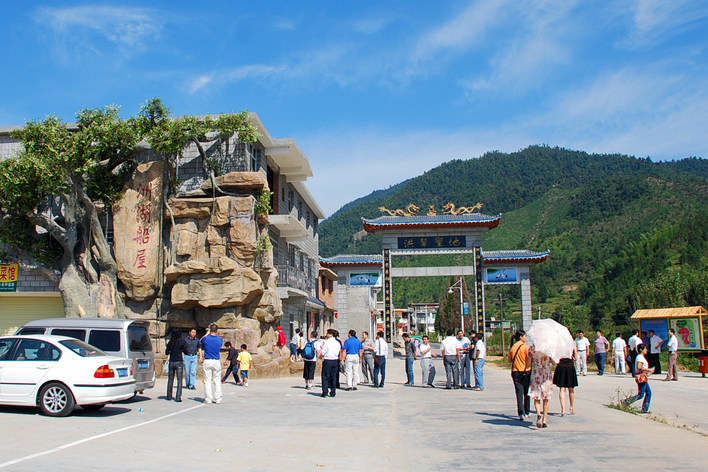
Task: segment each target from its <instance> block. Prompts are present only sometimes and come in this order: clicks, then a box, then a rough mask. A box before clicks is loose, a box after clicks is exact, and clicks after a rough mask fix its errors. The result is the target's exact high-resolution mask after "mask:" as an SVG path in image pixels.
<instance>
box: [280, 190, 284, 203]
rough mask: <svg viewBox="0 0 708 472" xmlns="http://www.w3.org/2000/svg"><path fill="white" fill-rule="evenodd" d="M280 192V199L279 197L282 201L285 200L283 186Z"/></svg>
mask: <svg viewBox="0 0 708 472" xmlns="http://www.w3.org/2000/svg"><path fill="white" fill-rule="evenodd" d="M280 193H281V194H282V195H281V197H280V199H281V200H282V201H285V187H283V189H282V191H281V192H280Z"/></svg>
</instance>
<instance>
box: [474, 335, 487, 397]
mask: <svg viewBox="0 0 708 472" xmlns="http://www.w3.org/2000/svg"><path fill="white" fill-rule="evenodd" d="M485 357H487V346H485V344H484V333H483V332H481V331H480V332H479V333H477V343H476V344H475V346H474V351H473V355H472V358H473V359H474V389H475V390H477V391H478V392H481V391H482V390H484V358H485Z"/></svg>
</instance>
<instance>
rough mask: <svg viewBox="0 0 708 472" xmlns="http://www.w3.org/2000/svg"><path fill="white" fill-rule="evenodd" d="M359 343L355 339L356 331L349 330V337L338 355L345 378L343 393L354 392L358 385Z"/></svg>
mask: <svg viewBox="0 0 708 472" xmlns="http://www.w3.org/2000/svg"><path fill="white" fill-rule="evenodd" d="M361 355H362V348H361V341H359V339H358V338H357V337H356V331H354V330H353V329H350V330H349V337H348V338H347V340H346V341H344V346H343V347H342V351H341V353H340V356H341V358H340V359H341V360H342V361H343V362H344V372H345V374H346V376H347V386H346V388H345V389H344V391H345V392H348V391H349V390H356V386H357V385H359V364H361Z"/></svg>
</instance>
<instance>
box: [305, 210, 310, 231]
mask: <svg viewBox="0 0 708 472" xmlns="http://www.w3.org/2000/svg"><path fill="white" fill-rule="evenodd" d="M305 227H306V228H309V227H310V210H307V211H306V212H305Z"/></svg>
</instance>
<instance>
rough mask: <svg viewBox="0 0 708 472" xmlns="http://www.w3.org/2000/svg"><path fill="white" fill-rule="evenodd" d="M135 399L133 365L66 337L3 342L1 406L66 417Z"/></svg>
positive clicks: (16, 338) (0, 343) (0, 351)
mask: <svg viewBox="0 0 708 472" xmlns="http://www.w3.org/2000/svg"><path fill="white" fill-rule="evenodd" d="M134 394H135V378H134V377H133V361H132V359H126V358H122V357H114V356H109V355H108V354H106V353H105V352H103V351H101V350H99V349H96V348H95V347H93V346H91V345H89V344H86V343H85V342H83V341H79V340H78V339H74V338H69V337H66V336H49V335H47V336H44V335H42V336H39V335H37V336H4V337H0V404H3V405H17V406H38V407H39V408H41V410H42V412H43V413H44V414H45V415H49V416H66V415H68V414H70V413H71V412H72V411H73V410H74V406H75V405H80V406H81V407H83V408H84V409H87V410H98V409H99V408H102V407H103V406H105V405H106V403H112V402H117V401H121V400H126V399H128V398H131V397H133V395H134Z"/></svg>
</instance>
